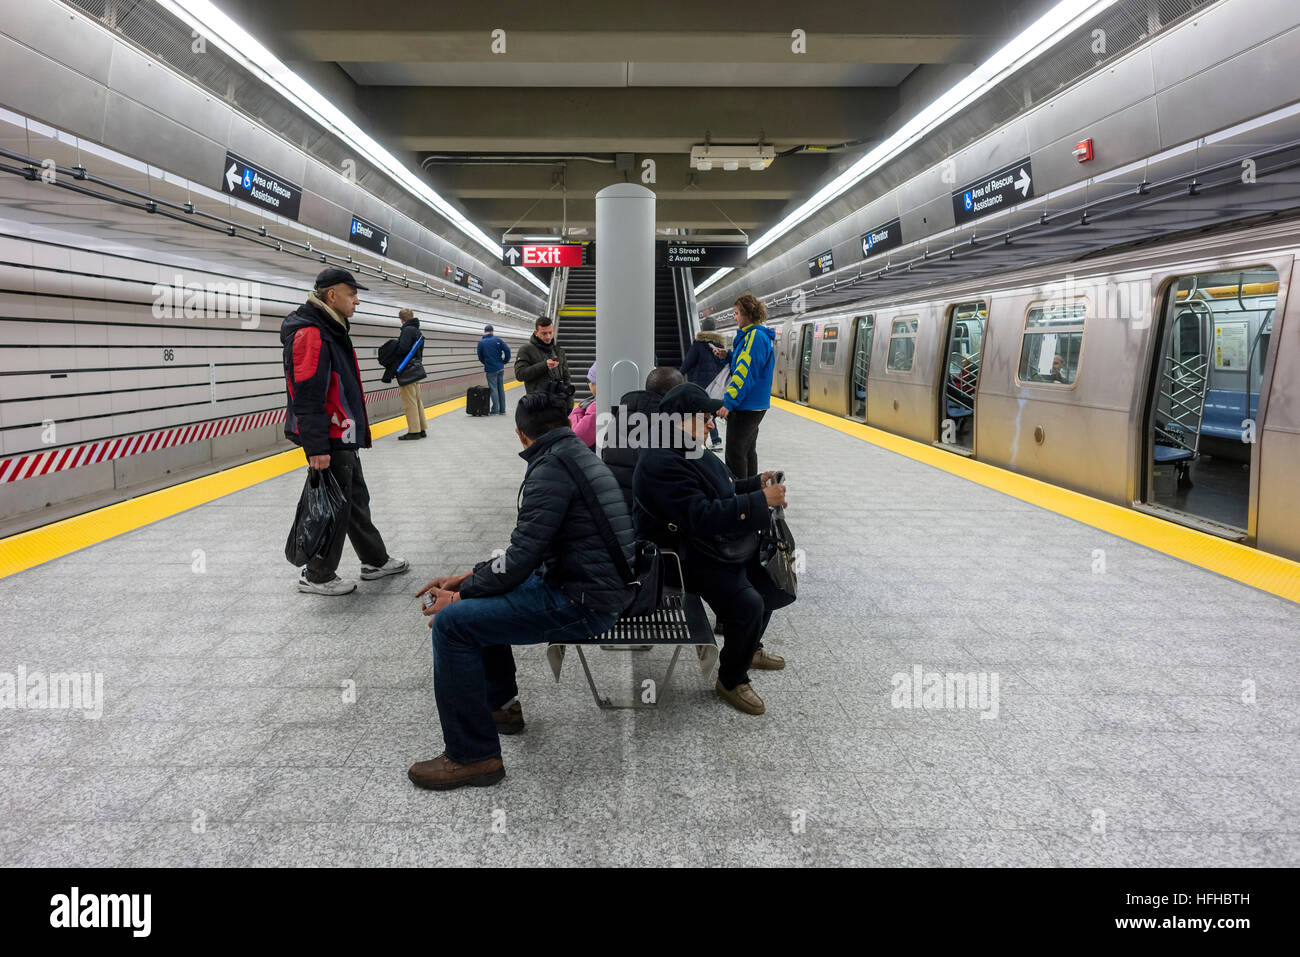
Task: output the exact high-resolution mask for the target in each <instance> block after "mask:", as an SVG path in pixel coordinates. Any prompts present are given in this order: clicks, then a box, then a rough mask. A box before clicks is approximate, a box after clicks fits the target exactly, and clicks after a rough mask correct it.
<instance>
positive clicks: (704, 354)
mask: <svg viewBox="0 0 1300 957" xmlns="http://www.w3.org/2000/svg"><path fill="white" fill-rule="evenodd" d="M717 328H718V324H717V322H715V321H714V320H712V319H709V318H707V317H706V318H704V319H701V320H700V331H699V332H697V333H696V334H695V341H694V342H692V343H691V347H690V349H688V350H687V351H686V358H685V359H684V360H683V361H682V369H681V372H682V375H684V376H686V381H687V382H693V383H695V384H696V385H698V386H699V387H700V388H701V389H706V390H707V389H708V387H709V385H710V384H711V383H712V382H713V380H714V379H716V378H717V377H718V373H719V372H721V371H722V367H723V366H725V365H726V364H727V346H726V343H725V342H724V341H723V338H722V333H720V332H717V331H716V330H717ZM709 448H711V449H712V450H713V451H715V452H716V451H718V450H719V449H721V448H722V437H721V436H719V435H718V427H717V426H716V425H714V426H713V428H712V429H710V430H709Z"/></svg>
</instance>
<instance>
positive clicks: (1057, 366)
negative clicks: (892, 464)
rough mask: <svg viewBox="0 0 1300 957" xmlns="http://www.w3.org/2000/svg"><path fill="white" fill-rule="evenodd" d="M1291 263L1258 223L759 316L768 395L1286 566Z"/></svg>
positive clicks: (1276, 227) (1298, 457)
mask: <svg viewBox="0 0 1300 957" xmlns="http://www.w3.org/2000/svg"><path fill="white" fill-rule="evenodd" d="M1298 253H1300V223H1297V222H1294V221H1292V222H1272V223H1270V224H1266V225H1257V226H1253V227H1250V228H1245V229H1237V230H1234V231H1231V232H1225V231H1219V232H1214V233H1206V234H1202V235H1200V236H1198V237H1196V238H1190V239H1187V238H1185V239H1181V240H1178V241H1175V242H1170V243H1164V244H1161V245H1159V246H1154V245H1153V246H1149V247H1140V248H1129V249H1126V250H1123V251H1118V252H1115V251H1111V252H1107V253H1105V254H1102V255H1094V256H1090V257H1086V258H1083V259H1079V260H1075V261H1072V262H1068V263H1056V264H1053V265H1051V266H1040V267H1032V268H1027V269H1023V270H1020V271H1016V272H1013V273H1006V274H1002V275H999V276H997V277H995V278H985V279H982V280H978V281H961V282H954V283H951V284H946V285H936V286H931V287H928V288H926V289H924V290H917V291H913V292H910V293H905V294H896V295H890V294H888V293H882V294H881V295H880V296H879V297H872V296H867V297H864V298H863V299H861V300H859V301H857V302H854V303H851V304H848V305H838V306H836V307H835V308H834V309H823V310H819V311H816V310H809V311H806V312H804V313H802V314H792V315H790V316H787V317H785V318H780V317H775V318H771V319H769V323H771V324H773V325H775V326H776V327H777V343H776V359H775V372H774V375H773V381H772V392H773V394H774V395H776V396H779V397H781V398H784V399H788V400H789V401H791V402H797V403H801V404H804V405H807V406H810V407H812V408H815V409H820V410H823V411H825V412H829V413H833V414H835V415H839V416H844V417H846V418H849V419H853V420H856V421H858V422H863V423H865V424H867V425H869V426H872V427H874V428H878V429H883V430H885V431H888V432H892V433H896V434H898V435H902V436H905V437H908V438H911V439H914V440H916V441H919V442H926V443H932V444H933V445H935V446H938V447H940V448H943V449H947V450H949V451H951V452H952V453H953V454H956V455H964V456H969V457H972V458H975V459H978V460H980V461H982V462H987V463H989V464H991V465H996V466H999V467H1001V468H1005V469H1009V470H1011V471H1013V472H1018V473H1021V474H1023V475H1028V476H1032V477H1034V478H1037V479H1041V480H1043V481H1045V482H1050V483H1052V484H1054V485H1059V486H1063V487H1066V488H1070V489H1073V490H1076V491H1079V492H1083V493H1085V494H1087V495H1091V496H1094V497H1096V498H1099V499H1103V500H1105V501H1108V502H1115V503H1118V504H1121V505H1124V506H1127V507H1130V508H1134V509H1137V510H1140V511H1143V512H1146V513H1149V514H1154V515H1157V516H1159V517H1161V518H1164V519H1167V520H1169V521H1173V522H1178V523H1181V524H1184V525H1187V526H1191V527H1193V528H1197V529H1200V530H1202V531H1205V532H1209V533H1211V534H1214V535H1218V536H1222V537H1224V538H1227V539H1231V540H1234V541H1238V542H1242V543H1245V544H1248V545H1252V546H1255V547H1258V548H1259V549H1261V550H1263V551H1268V552H1271V553H1274V554H1278V555H1282V556H1285V557H1288V558H1292V559H1300V509H1297V507H1296V503H1295V494H1296V492H1297V490H1298V489H1300V303H1291V304H1288V302H1287V295H1286V293H1287V288H1288V284H1289V281H1290V278H1291V270H1292V266H1293V263H1294V260H1295V257H1296V255H1297V254H1298ZM1288 313H1289V316H1290V317H1289V318H1288Z"/></svg>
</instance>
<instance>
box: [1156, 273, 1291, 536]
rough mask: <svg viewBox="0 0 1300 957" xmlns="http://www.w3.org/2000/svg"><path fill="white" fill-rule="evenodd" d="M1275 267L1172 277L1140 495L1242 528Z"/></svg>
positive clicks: (1236, 531) (1239, 532)
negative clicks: (1143, 481) (1175, 278)
mask: <svg viewBox="0 0 1300 957" xmlns="http://www.w3.org/2000/svg"><path fill="white" fill-rule="evenodd" d="M1277 293H1278V274H1277V271H1276V270H1274V269H1272V268H1259V269H1248V270H1244V271H1237V272H1218V273H1202V274H1200V275H1192V276H1184V277H1181V278H1180V279H1179V280H1178V281H1177V282H1176V283H1175V284H1172V285H1171V287H1170V293H1169V294H1168V295H1167V297H1166V304H1165V308H1164V310H1163V311H1162V317H1161V318H1162V321H1161V329H1160V337H1161V338H1160V348H1159V350H1158V351H1157V353H1156V367H1155V369H1154V370H1153V372H1154V375H1153V377H1152V382H1153V387H1152V389H1151V391H1150V393H1149V395H1148V399H1147V403H1148V404H1147V410H1148V412H1147V430H1146V452H1145V455H1144V461H1145V463H1146V482H1145V497H1144V499H1143V500H1144V501H1145V502H1146V503H1147V504H1149V505H1155V506H1158V507H1160V508H1163V509H1168V510H1171V511H1174V512H1177V513H1180V514H1181V515H1184V516H1190V517H1192V518H1194V519H1199V520H1201V521H1205V522H1210V523H1213V524H1214V525H1217V526H1226V528H1227V529H1228V530H1229V532H1230V537H1238V538H1242V537H1245V534H1246V532H1247V528H1248V525H1249V513H1250V457H1251V456H1250V453H1251V447H1252V444H1253V442H1254V441H1255V417H1256V414H1257V411H1258V408H1259V397H1260V385H1261V383H1262V381H1263V377H1264V371H1265V368H1266V365H1267V362H1268V357H1269V345H1270V342H1271V340H1272V332H1273V315H1274V310H1275V308H1276V306H1277Z"/></svg>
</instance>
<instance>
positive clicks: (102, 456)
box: [0, 383, 433, 484]
mask: <svg viewBox="0 0 1300 957" xmlns="http://www.w3.org/2000/svg"><path fill="white" fill-rule="evenodd" d="M428 385H430V386H431V385H433V383H428ZM397 393H398V390H397V389H381V390H380V391H378V392H369V393H367V394H366V404H367V405H368V404H370V403H371V402H380V401H382V400H384V399H391V398H395V397H396V396H397ZM283 421H284V409H274V410H272V411H270V412H253V413H250V414H249V415H237V416H233V417H232V418H229V419H216V420H214V421H212V422H200V423H197V424H195V425H178V426H176V427H175V428H171V429H161V430H159V431H157V432H142V433H141V434H139V435H128V436H125V437H123V438H120V439H103V440H101V441H98V442H89V443H87V444H85V445H70V446H68V447H66V448H61V449H50V450H48V451H45V452H28V453H26V454H24V455H17V456H14V457H13V458H11V459H3V460H0V484H4V483H5V482H17V481H19V480H20V479H26V478H36V477H37V476H40V475H49V474H51V473H52V472H62V471H64V470H65V469H75V468H80V467H81V466H83V465H94V464H96V463H98V462H111V461H112V460H113V459H120V458H125V457H126V456H128V455H143V454H144V453H145V452H156V451H158V450H159V449H169V448H171V447H172V446H174V445H185V444H186V443H188V442H199V441H202V440H203V439H211V438H216V437H217V436H219V435H229V434H231V433H232V432H244V431H247V430H248V429H257V428H261V427H262V426H264V425H272V424H274V423H276V422H283Z"/></svg>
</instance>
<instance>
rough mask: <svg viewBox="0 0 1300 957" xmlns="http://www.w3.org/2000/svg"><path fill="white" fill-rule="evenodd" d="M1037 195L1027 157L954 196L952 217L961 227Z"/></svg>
mask: <svg viewBox="0 0 1300 957" xmlns="http://www.w3.org/2000/svg"><path fill="white" fill-rule="evenodd" d="M1033 195H1034V171H1033V169H1032V167H1031V166H1030V164H1029V157H1028V156H1026V157H1025V158H1024V159H1022V160H1021V161H1020V162H1018V163H1012V164H1011V165H1010V166H1004V167H1002V169H1000V170H998V171H997V172H996V173H991V174H989V175H988V176H985V177H983V178H981V179H978V180H976V181H975V182H973V183H969V184H968V185H966V186H964V187H962V188H961V189H959V190H956V191H955V192H954V193H953V194H952V217H953V219H954V220H955V221H956V223H957V225H958V226H960V225H961V224H962V223H969V222H970V221H971V220H972V219H979V218H980V217H981V216H987V215H989V214H990V213H996V212H997V211H998V210H1001V209H1008V208H1010V207H1012V206H1016V205H1018V204H1020V203H1023V202H1024V201H1025V200H1027V199H1030V198H1032V197H1033Z"/></svg>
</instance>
